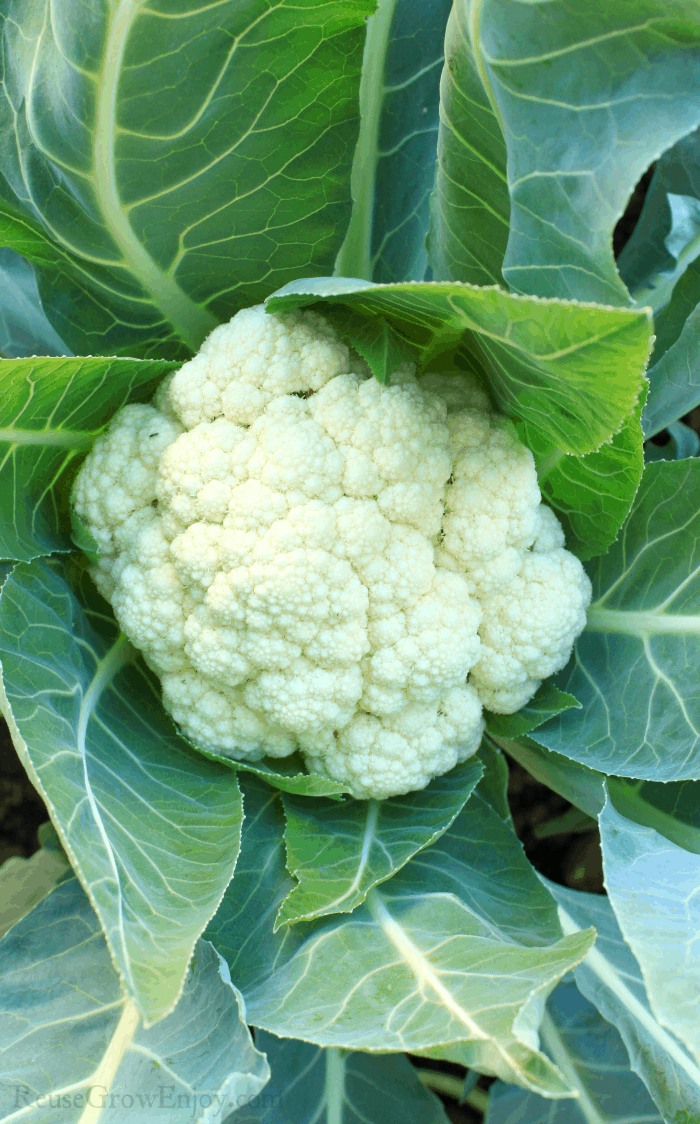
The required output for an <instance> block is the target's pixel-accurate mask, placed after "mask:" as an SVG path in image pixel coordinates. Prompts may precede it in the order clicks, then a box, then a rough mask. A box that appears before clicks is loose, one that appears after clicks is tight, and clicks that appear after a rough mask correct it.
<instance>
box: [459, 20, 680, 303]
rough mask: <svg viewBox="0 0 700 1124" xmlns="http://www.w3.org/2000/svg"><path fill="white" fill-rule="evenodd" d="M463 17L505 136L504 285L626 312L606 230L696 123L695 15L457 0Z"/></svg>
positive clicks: (623, 289) (609, 232)
mask: <svg viewBox="0 0 700 1124" xmlns="http://www.w3.org/2000/svg"><path fill="white" fill-rule="evenodd" d="M458 10H459V11H461V12H462V13H463V16H462V25H463V26H464V28H465V29H466V33H467V35H468V38H469V45H470V49H471V52H472V54H473V57H474V65H475V68H476V70H477V71H478V73H479V75H480V78H481V82H482V86H483V89H484V92H485V94H486V95H487V97H488V99H489V102H490V104H491V106H492V108H493V111H494V113H495V115H496V116H497V118H498V119H499V120H500V123H501V129H502V133H503V135H504V136H505V137H506V141H507V151H508V182H509V189H510V198H511V215H510V233H509V239H508V248H507V252H506V256H505V261H504V264H503V275H504V277H505V278H506V281H507V282H508V284H509V285H510V286H511V288H513V289H516V290H518V291H521V292H527V293H536V294H537V295H538V296H543V297H554V296H558V297H565V298H571V297H575V298H576V299H578V300H583V301H596V302H600V303H602V304H614V305H622V304H626V303H628V301H629V299H630V298H629V295H628V292H627V289H626V287H625V286H624V285H623V283H622V281H621V279H620V276H619V274H618V272H617V269H616V268H615V262H614V258H613V249H612V232H613V229H614V227H615V224H616V222H617V220H618V219H619V217H620V216H621V215H622V213H623V211H624V209H625V206H626V204H627V200H628V198H629V196H630V195H631V193H632V189H633V187H634V185H635V184H636V183H637V181H638V180H639V178H640V176H641V175H642V173H643V172H644V171H645V170H646V168H647V167H648V166H649V165H650V164H651V163H652V161H653V160H655V159H656V158H657V156H658V155H659V153H661V152H663V151H664V150H665V149H667V148H668V147H669V146H670V145H672V144H673V143H674V142H675V141H676V140H678V139H679V138H680V137H682V136H684V135H685V134H687V133H689V132H690V131H691V130H693V129H695V128H696V127H697V125H698V123H699V122H700V99H698V97H697V95H696V93H695V91H696V87H697V82H698V77H699V76H700V62H699V61H698V60H699V59H700V52H699V51H698V47H699V46H700V15H699V14H698V9H697V6H696V5H695V4H694V3H692V0H677V2H676V3H673V4H672V5H669V4H668V3H667V0H642V2H641V3H640V0H620V2H619V3H617V4H615V5H611V4H595V5H591V4H589V3H587V2H586V0H549V3H548V4H547V5H546V9H544V10H543V8H542V6H541V5H540V4H522V3H519V2H518V0H458ZM465 240H466V239H465Z"/></svg>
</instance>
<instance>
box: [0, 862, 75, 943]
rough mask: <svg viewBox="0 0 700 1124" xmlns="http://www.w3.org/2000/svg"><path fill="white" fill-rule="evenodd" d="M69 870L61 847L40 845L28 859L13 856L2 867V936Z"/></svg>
mask: <svg viewBox="0 0 700 1124" xmlns="http://www.w3.org/2000/svg"><path fill="white" fill-rule="evenodd" d="M69 870H70V863H69V862H68V859H67V858H66V856H65V854H64V852H63V851H62V850H61V849H60V848H59V849H58V850H56V849H55V848H50V847H44V846H42V847H40V848H39V850H38V851H35V852H34V854H33V855H32V856H31V858H29V859H23V858H21V857H20V856H19V855H13V856H12V858H9V859H6V860H5V862H4V863H3V864H2V866H0V937H2V936H4V934H5V933H6V932H7V930H8V929H11V928H12V926H13V925H15V924H16V923H17V921H19V920H20V918H22V917H24V916H25V914H27V913H29V911H30V910H31V909H33V908H34V906H35V905H37V904H38V903H39V902H40V901H41V899H42V898H45V897H46V895H47V894H48V893H49V892H50V891H51V890H52V889H53V888H54V886H55V885H56V884H57V883H58V882H59V881H60V879H61V878H62V877H63V876H64V875H65V874H66V872H67V871H69Z"/></svg>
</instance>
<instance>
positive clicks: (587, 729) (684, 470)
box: [533, 459, 700, 781]
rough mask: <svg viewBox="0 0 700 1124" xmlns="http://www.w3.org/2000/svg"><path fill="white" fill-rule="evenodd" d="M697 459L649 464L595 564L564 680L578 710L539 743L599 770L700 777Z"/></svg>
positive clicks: (541, 734)
mask: <svg viewBox="0 0 700 1124" xmlns="http://www.w3.org/2000/svg"><path fill="white" fill-rule="evenodd" d="M699 539H700V461H698V460H697V459H691V460H684V461H657V462H656V463H652V464H649V465H647V467H646V470H645V472H644V477H643V479H642V484H641V487H640V489H639V492H638V494H637V498H636V500H635V503H634V507H633V508H632V511H631V513H630V516H629V518H628V520H627V522H626V524H625V526H624V528H623V530H622V533H621V535H620V538H619V539H618V541H617V542H616V543H615V544H614V546H612V547H611V549H610V551H609V553H608V554H606V555H605V556H604V557H603V558H600V559H598V560H596V562H595V563H591V564H590V566H589V573H590V576H591V580H592V582H593V601H592V604H591V607H590V609H589V611H588V622H587V625H586V630H585V632H584V633H583V634H582V635H581V636H580V637H579V639H578V640H577V642H576V645H575V647H574V655H573V657H572V659H571V661H570V663H569V665H568V667H567V668H566V669H565V670H564V671H563V672H562V673H561V674H560V675H559V676H558V677H557V684H558V686H559V687H560V688H561V689H562V690H566V691H569V692H570V693H571V694H572V695H574V696H575V697H576V698H577V699H579V701H580V702H581V709H580V710H568V711H565V712H564V713H563V714H561V715H559V716H558V717H557V718H555V719H553V720H552V721H551V722H548V723H547V724H546V725H545V726H541V727H540V728H539V729H538V730H537V732H536V733H535V734H534V735H533V736H534V738H535V740H536V741H538V742H540V743H541V744H542V745H545V746H547V748H548V749H554V750H556V751H557V752H559V753H563V754H565V755H566V756H567V757H572V758H574V760H576V761H581V762H582V763H584V764H586V765H589V766H590V767H591V768H593V769H599V770H600V771H601V772H604V773H613V774H616V775H619V776H631V777H636V778H641V779H649V780H655V781H674V780H693V779H695V778H698V777H700V732H699V731H700V691H699V690H698V678H697V674H696V665H697V662H698V659H700V580H699V578H698V572H697V567H696V553H697V547H698V540H699Z"/></svg>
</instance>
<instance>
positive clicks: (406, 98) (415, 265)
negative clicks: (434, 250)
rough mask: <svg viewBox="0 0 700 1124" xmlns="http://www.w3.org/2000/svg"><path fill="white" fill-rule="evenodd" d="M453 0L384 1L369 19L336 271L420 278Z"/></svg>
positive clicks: (379, 277)
mask: <svg viewBox="0 0 700 1124" xmlns="http://www.w3.org/2000/svg"><path fill="white" fill-rule="evenodd" d="M450 6H451V0H379V3H378V5H377V11H376V14H375V15H373V16H371V17H370V19H369V20H368V24H367V40H366V44H365V53H364V59H363V67H362V82H361V85H360V135H359V139H358V142H357V148H356V150H355V159H354V162H353V167H352V197H353V208H352V216H351V219H350V225H349V227H348V231H347V235H346V238H345V242H344V243H343V246H342V248H341V250H340V253H339V255H338V261H337V263H336V272H337V273H339V274H341V275H343V276H345V277H363V278H365V279H366V280H368V281H411V280H413V281H422V280H423V278H424V276H425V270H426V266H427V255H426V250H425V236H426V232H427V229H428V207H429V199H430V192H431V190H432V187H433V179H434V175H435V158H436V146H437V130H438V115H439V85H440V70H441V67H442V63H443V43H444V35H445V24H446V22H447V17H448V16H449V14H450Z"/></svg>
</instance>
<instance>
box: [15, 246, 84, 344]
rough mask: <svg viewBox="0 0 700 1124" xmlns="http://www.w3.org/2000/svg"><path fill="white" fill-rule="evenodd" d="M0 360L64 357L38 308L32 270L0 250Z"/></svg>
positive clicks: (51, 330) (21, 260) (57, 337)
mask: <svg viewBox="0 0 700 1124" xmlns="http://www.w3.org/2000/svg"><path fill="white" fill-rule="evenodd" d="M0 290H1V291H2V301H1V302H0V357H2V358H4V359H24V358H26V356H28V355H67V354H68V348H67V347H66V345H65V344H64V342H63V340H62V339H60V338H59V336H58V335H57V334H56V332H54V330H53V328H52V327H51V325H50V324H49V322H48V320H47V319H46V314H45V313H44V310H43V308H42V306H41V299H40V297H39V290H38V289H37V285H36V277H35V276H34V270H33V269H32V267H31V265H29V263H28V262H26V261H24V259H23V258H21V257H20V256H19V254H16V253H14V251H13V250H3V249H0Z"/></svg>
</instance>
